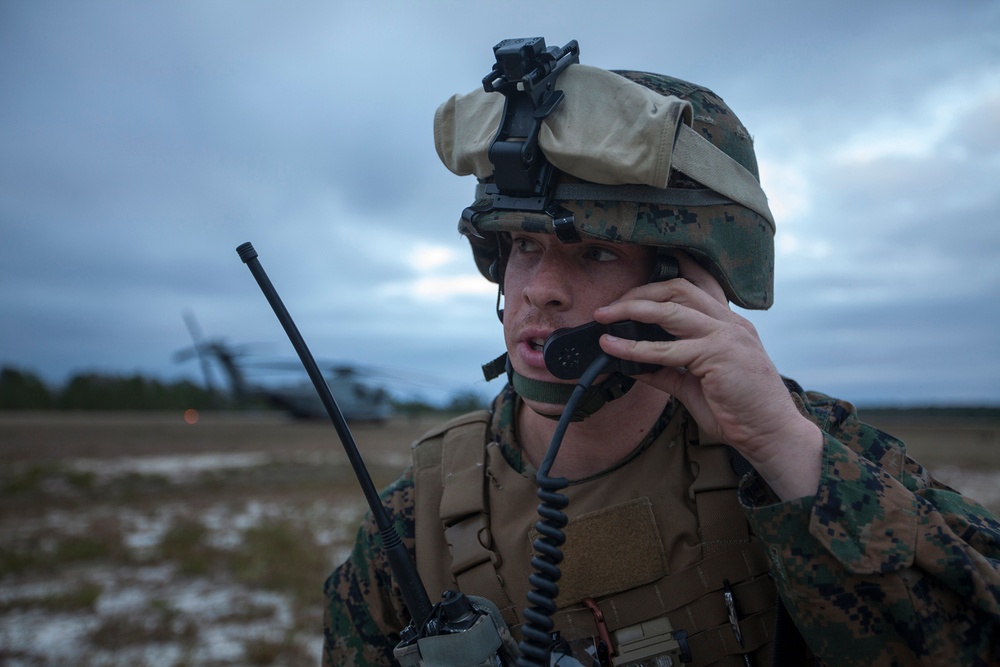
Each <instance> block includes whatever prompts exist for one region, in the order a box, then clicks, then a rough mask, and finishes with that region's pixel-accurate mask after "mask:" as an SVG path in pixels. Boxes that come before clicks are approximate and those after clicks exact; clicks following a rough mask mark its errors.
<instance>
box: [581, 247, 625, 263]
mask: <svg viewBox="0 0 1000 667" xmlns="http://www.w3.org/2000/svg"><path fill="white" fill-rule="evenodd" d="M587 257H589V258H590V259H592V260H594V261H596V262H613V261H614V260H616V259H618V253H616V252H615V251H613V250H610V249H608V248H605V247H603V246H593V247H591V248H588V249H587Z"/></svg>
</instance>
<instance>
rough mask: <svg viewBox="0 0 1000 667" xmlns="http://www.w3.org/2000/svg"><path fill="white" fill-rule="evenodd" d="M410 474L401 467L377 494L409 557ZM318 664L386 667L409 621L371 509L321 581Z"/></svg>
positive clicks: (411, 483)
mask: <svg viewBox="0 0 1000 667" xmlns="http://www.w3.org/2000/svg"><path fill="white" fill-rule="evenodd" d="M412 499H413V475H412V471H411V470H409V469H408V470H407V471H406V472H405V473H404V474H403V475H402V476H401V477H400V478H399V479H398V480H397V481H396V482H395V483H394V484H392V485H391V486H390V487H389V488H387V489H386V490H385V491H383V492H382V502H383V504H384V505H385V506H386V508H387V509H388V510H389V511H390V513H391V516H392V517H393V520H394V522H395V525H396V530H397V531H398V532H399V534H400V536H401V537H402V539H403V542H404V544H406V546H407V548H408V549H409V550H410V555H411V556H413V548H414V547H413V536H414V523H413V511H412V508H413V500H412ZM323 592H324V594H325V597H326V605H325V611H324V619H323V665H324V667H341V666H345V665H354V666H356V667H383V666H386V667H390V666H392V665H396V664H397V663H396V660H395V659H394V658H393V655H392V649H393V647H395V645H396V643H397V642H398V641H399V632H400V631H401V630H402V629H403V628H404V627H405V626H406V624H407V623H408V622H409V614H408V613H407V611H406V608H405V607H404V606H403V599H402V595H401V594H400V591H399V588H398V586H396V585H395V584H394V582H393V581H392V575H391V571H390V569H389V563H388V561H387V559H386V558H385V555H384V554H383V552H382V539H381V535H379V531H378V527H377V526H376V525H375V520H374V519H373V518H372V516H371V513H370V512H369V513H367V514H366V516H365V521H364V523H362V525H361V527H360V528H359V529H358V535H357V539H356V540H355V543H354V550H353V551H352V552H351V555H350V557H349V558H348V559H347V561H345V562H344V564H343V565H341V566H340V567H338V568H337V569H336V570H334V571H333V574H331V575H330V577H329V578H328V579H327V580H326V583H325V584H324V585H323Z"/></svg>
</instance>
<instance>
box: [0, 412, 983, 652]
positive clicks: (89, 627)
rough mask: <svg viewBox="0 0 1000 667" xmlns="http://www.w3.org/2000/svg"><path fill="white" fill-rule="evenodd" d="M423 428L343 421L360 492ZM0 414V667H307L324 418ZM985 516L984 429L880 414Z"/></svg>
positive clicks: (327, 498) (345, 518) (349, 494)
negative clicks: (354, 446)
mask: <svg viewBox="0 0 1000 667" xmlns="http://www.w3.org/2000/svg"><path fill="white" fill-rule="evenodd" d="M441 419H442V418H441V417H426V418H422V419H405V418H401V419H395V420H392V421H390V422H389V423H386V424H382V425H374V424H356V425H352V432H353V433H354V436H355V438H356V440H357V442H358V446H359V449H360V450H361V452H362V456H363V457H364V459H365V461H366V463H367V464H368V466H369V469H370V471H371V475H372V478H373V481H374V483H375V485H376V487H378V488H381V487H383V486H385V485H386V484H388V483H389V482H390V481H391V480H393V479H394V478H395V477H396V476H397V475H398V474H399V473H400V471H401V470H402V469H403V467H404V466H405V465H406V463H407V462H408V459H409V444H410V442H412V441H413V440H414V439H415V438H416V437H418V436H419V435H420V434H421V433H423V432H425V431H426V430H427V429H428V428H430V427H431V426H433V425H434V424H436V423H439V422H440V421H441ZM189 420H190V421H193V422H194V423H188V421H185V416H184V415H182V414H174V413H169V414H164V413H130V414H122V413H116V414H95V413H79V414H66V413H6V414H5V413H0V462H2V467H0V498H2V503H0V664H3V665H25V666H27V665H32V666H45V665H68V664H72V665H81V666H91V665H93V666H102V667H103V666H112V665H126V664H127V665H140V666H141V665H149V666H151V667H152V666H160V665H163V666H165V667H180V666H182V665H212V666H214V665H219V666H221V665H315V664H318V661H319V652H320V646H321V641H322V638H321V621H322V618H321V614H322V595H321V585H322V581H323V579H324V578H325V577H326V575H327V574H328V573H329V571H330V570H331V569H332V568H333V567H334V566H335V565H336V564H337V563H339V562H341V561H342V560H343V559H344V558H345V557H346V556H347V554H348V550H349V548H350V545H351V543H352V542H353V537H354V531H355V529H356V526H357V524H358V522H359V520H360V518H361V516H362V514H363V512H364V510H365V507H364V504H363V500H362V496H361V493H360V491H359V489H358V485H357V482H356V481H355V479H354V477H353V474H352V472H351V469H350V466H349V464H348V461H347V457H346V456H345V455H344V453H343V449H342V447H341V445H340V442H339V440H338V439H337V436H336V432H335V431H334V429H333V427H332V425H330V424H329V423H327V422H314V423H304V422H294V421H290V420H288V419H286V418H285V417H284V416H282V415H280V414H277V413H261V414H234V413H207V414H201V415H199V416H198V418H197V420H196V421H195V420H194V419H193V418H189ZM872 421H873V423H875V424H876V425H877V426H879V427H881V428H883V429H884V430H886V431H889V432H891V433H893V434H895V435H897V436H899V437H901V438H903V439H904V440H905V441H907V443H908V445H909V447H910V451H911V453H912V454H913V455H914V457H915V458H917V459H918V460H920V461H921V462H922V463H924V465H926V466H927V467H928V468H929V469H930V470H931V471H932V472H934V473H935V474H936V475H937V476H939V477H940V478H941V479H942V481H944V482H945V483H948V484H950V485H951V486H953V487H955V488H958V489H959V490H961V491H963V492H965V493H967V494H968V495H970V496H972V497H973V498H976V499H977V500H979V501H980V502H982V503H983V504H985V505H987V506H988V507H990V508H991V509H993V510H994V511H1000V420H964V421H961V420H960V421H947V420H940V419H939V420H930V421H928V420H914V419H912V417H907V418H901V417H899V416H898V415H897V416H891V415H890V416H888V417H882V418H880V420H875V419H873V420H872Z"/></svg>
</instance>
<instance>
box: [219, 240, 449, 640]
mask: <svg viewBox="0 0 1000 667" xmlns="http://www.w3.org/2000/svg"><path fill="white" fill-rule="evenodd" d="M236 252H237V253H239V256H240V259H242V260H243V263H244V264H246V265H247V267H248V268H249V269H250V273H252V274H253V277H254V278H255V279H256V280H257V284H258V285H259V286H260V290H261V291H262V292H263V293H264V297H265V298H266V299H267V302H268V303H270V304H271V308H272V309H273V310H274V314H275V315H277V316H278V321H279V322H281V326H282V328H284V330H285V334H287V335H288V340H290V341H291V343H292V347H294V348H295V352H296V353H297V354H298V355H299V359H300V360H301V361H302V365H303V366H304V367H305V369H306V373H308V374H309V379H310V380H312V383H313V385H314V386H315V387H316V391H317V392H318V393H319V397H320V399H321V400H322V401H323V407H325V408H326V411H327V413H328V414H329V415H330V419H331V420H332V421H333V425H334V427H335V428H336V429H337V435H339V436H340V442H341V444H342V445H343V446H344V451H345V452H346V453H347V458H348V459H349V460H350V462H351V467H353V468H354V474H355V476H357V478H358V483H360V484H361V490H362V491H363V492H364V495H365V500H367V501H368V507H369V508H370V509H371V513H372V516H373V517H374V518H375V525H376V526H378V531H379V534H380V535H381V537H382V548H383V550H384V551H385V554H386V557H387V558H388V560H389V568H390V569H391V570H392V575H393V577H394V578H395V579H396V583H397V584H398V585H399V589H400V592H401V593H402V595H403V602H404V603H405V604H406V608H407V609H408V610H409V611H410V616H411V618H412V624H413V626H415V627H417V628H420V627H421V626H422V625H423V624H424V622H425V621H426V620H427V618H428V617H429V616H430V615H431V602H430V599H429V598H428V597H427V590H426V589H425V588H424V584H423V582H422V581H421V579H420V574H419V573H418V572H417V567H416V565H415V564H414V563H413V559H412V558H410V553H409V551H407V550H406V545H404V544H403V541H402V540H401V539H400V537H399V533H398V532H396V527H395V526H394V525H393V523H392V521H391V519H390V518H389V513H388V512H387V511H386V509H385V506H384V505H383V504H382V499H381V498H379V495H378V491H377V490H376V489H375V485H374V484H373V483H372V478H371V475H369V474H368V468H366V467H365V462H364V461H363V460H362V458H361V452H360V451H358V446H357V443H355V441H354V436H353V435H352V434H351V429H350V428H348V426H347V420H346V419H344V415H343V414H342V413H341V412H340V406H338V405H337V401H336V400H334V398H333V393H332V392H331V391H330V387H329V385H327V383H326V379H325V378H324V377H323V373H321V372H320V370H319V366H317V365H316V360H315V359H313V356H312V353H311V352H310V351H309V348H308V347H307V346H306V343H305V341H304V340H303V339H302V335H301V334H300V333H299V329H298V327H296V326H295V322H294V321H293V320H292V317H291V315H289V314H288V310H287V309H286V308H285V305H284V304H283V303H282V301H281V297H279V296H278V292H277V291H276V290H275V289H274V285H272V284H271V280H270V279H269V278H268V277H267V273H265V271H264V268H263V267H262V266H261V265H260V261H259V260H258V259H257V251H256V250H254V247H253V244H251V243H249V242H248V243H243V244H242V245H240V246H239V247H238V248H236Z"/></svg>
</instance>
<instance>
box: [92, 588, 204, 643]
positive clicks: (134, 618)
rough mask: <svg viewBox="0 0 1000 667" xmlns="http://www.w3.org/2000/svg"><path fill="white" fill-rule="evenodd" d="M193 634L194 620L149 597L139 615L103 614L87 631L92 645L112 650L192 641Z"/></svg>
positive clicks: (195, 636)
mask: <svg viewBox="0 0 1000 667" xmlns="http://www.w3.org/2000/svg"><path fill="white" fill-rule="evenodd" d="M197 637H198V625H197V623H196V622H195V620H194V619H192V618H191V617H190V616H187V615H185V614H183V613H181V612H179V611H177V610H176V609H174V608H173V607H172V606H171V605H170V604H169V603H168V602H166V601H164V600H153V601H152V602H151V603H150V605H149V607H148V608H147V610H146V613H144V614H141V615H140V614H128V613H119V614H114V615H111V616H106V617H104V618H103V619H102V620H101V623H100V624H99V625H98V626H97V627H96V628H94V630H93V631H92V632H91V633H90V641H91V643H92V644H93V645H94V646H96V647H98V648H102V649H107V650H112V651H114V650H118V649H122V648H125V647H128V646H135V645H139V644H163V643H166V642H179V643H181V644H192V643H193V642H194V640H195V639H197Z"/></svg>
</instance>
